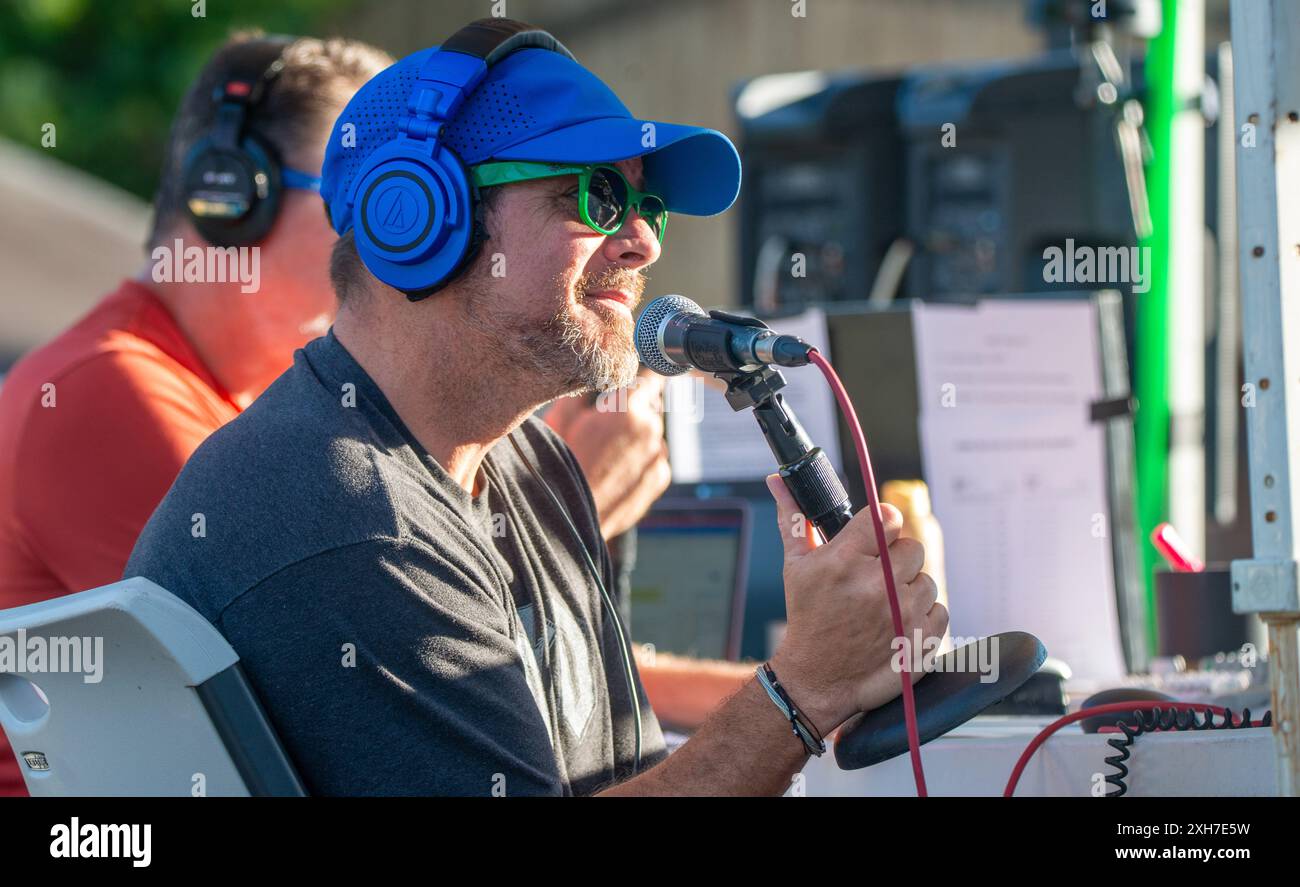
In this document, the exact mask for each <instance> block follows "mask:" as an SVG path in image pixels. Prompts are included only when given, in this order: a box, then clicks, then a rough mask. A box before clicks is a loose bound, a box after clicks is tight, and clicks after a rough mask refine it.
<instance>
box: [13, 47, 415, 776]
mask: <svg viewBox="0 0 1300 887" xmlns="http://www.w3.org/2000/svg"><path fill="white" fill-rule="evenodd" d="M391 61H392V60H391V59H390V58H389V57H388V56H387V55H385V54H384V53H383V52H380V51H379V50H377V49H374V48H372V47H370V46H367V45H365V44H362V43H357V42H353V41H345V40H328V41H320V40H313V39H301V40H293V41H290V40H287V39H277V38H267V37H255V36H250V35H236V36H235V37H234V38H232V39H231V41H230V42H228V43H227V44H226V45H225V46H223V47H222V48H221V49H220V50H218V52H217V53H216V54H215V55H214V56H213V58H212V59H211V60H210V61H209V63H208V64H207V66H206V67H205V68H204V69H203V71H202V72H201V73H200V75H199V77H198V79H197V81H196V82H195V83H194V85H193V86H192V87H191V89H190V91H189V93H188V94H187V95H186V97H185V99H184V101H183V102H182V104H181V108H180V110H179V112H178V114H177V117H176V121H175V123H174V124H173V129H172V133H171V138H170V142H169V145H168V149H167V157H166V159H165V161H164V166H163V170H162V175H161V178H160V184H159V189H158V194H157V196H156V198H155V203H154V213H155V215H154V230H153V234H152V235H151V237H150V245H149V250H150V259H149V261H148V263H147V264H146V266H145V267H144V268H143V269H142V271H141V273H140V274H139V276H138V277H137V279H135V280H127V281H124V282H123V283H122V284H121V285H120V286H119V287H118V288H117V290H116V291H115V292H113V293H111V294H110V295H108V296H107V297H106V298H105V299H104V300H103V301H101V302H100V303H99V304H98V305H97V306H95V307H94V308H93V309H92V310H91V311H90V312H89V313H88V314H87V315H86V316H85V317H83V318H82V319H81V320H79V321H78V322H77V323H76V324H75V325H74V326H73V327H72V328H71V329H69V330H67V331H66V332H64V333H63V334H62V335H60V336H59V337H58V338H56V339H55V340H54V341H52V342H50V343H49V344H47V345H45V346H44V347H42V348H39V349H37V350H36V351H34V352H32V353H31V354H29V355H27V357H25V358H24V359H23V360H21V361H19V362H18V363H17V364H16V365H15V366H14V368H13V369H12V371H11V372H10V373H9V375H8V376H6V378H5V383H4V386H3V388H2V389H0V609H3V608H9V607H18V606H22V605H24V604H30V603H34V602H37V601H43V600H48V599H49V598H52V597H57V596H59V595H63V594H67V593H70V592H75V591H84V590H85V589H88V588H94V587H96V586H99V585H105V584H108V583H110V582H116V581H117V580H118V579H120V578H121V577H122V570H123V568H124V567H125V565H126V561H127V558H128V556H129V555H130V553H131V547H132V546H133V545H134V544H135V540H136V536H137V535H139V532H140V529H141V528H142V527H143V526H144V524H145V522H146V521H147V520H148V519H149V515H150V514H152V513H153V510H154V509H155V508H156V507H157V506H158V503H159V502H160V501H161V500H162V498H163V496H164V494H166V492H167V489H168V488H169V487H170V486H171V484H172V481H173V480H175V479H176V475H177V474H178V473H179V472H180V469H181V466H182V465H184V464H185V461H186V459H188V458H189V456H190V454H191V453H193V452H194V450H195V449H196V448H197V447H198V445H199V444H200V443H202V442H203V440H204V439H205V438H206V437H207V436H208V435H209V434H211V433H212V432H213V431H215V430H216V429H217V428H219V427H221V426H222V425H224V424H225V423H226V422H228V421H230V420H231V419H233V418H234V417H235V416H236V415H237V414H238V413H239V412H240V410H242V409H243V408H244V407H246V406H247V405H248V404H249V403H251V402H252V401H253V399H254V398H256V397H257V396H258V395H259V394H260V393H261V392H262V391H263V390H264V389H265V388H266V387H267V386H268V385H269V384H270V383H271V382H272V381H273V380H274V379H275V377H276V376H278V375H280V373H282V372H283V371H284V370H285V368H287V367H288V366H289V364H290V363H291V362H292V359H293V352H294V350H295V349H297V348H299V347H301V346H302V345H304V344H306V343H307V342H308V341H309V340H311V339H313V338H315V337H317V336H319V335H320V334H321V333H323V332H325V330H326V329H327V328H328V326H329V323H330V321H331V320H332V319H333V316H334V313H335V311H336V309H337V305H336V303H335V299H334V295H333V291H332V289H331V287H330V283H329V274H328V266H329V252H330V246H331V244H332V242H333V235H332V234H331V232H330V229H329V225H328V223H327V221H326V219H325V216H324V213H322V212H321V204H320V197H319V196H318V195H317V194H316V193H315V191H314V189H313V187H312V185H313V181H312V180H313V179H314V176H315V175H316V173H317V172H318V171H319V170H320V165H321V159H322V155H323V153H324V146H325V142H326V140H327V138H328V135H329V127H330V125H331V123H332V122H333V119H334V117H335V116H337V115H338V113H339V111H340V109H342V108H343V106H344V105H345V104H346V103H347V101H348V99H349V98H350V97H351V96H352V94H353V93H354V92H355V91H356V90H357V88H358V87H360V86H361V84H363V83H365V82H366V80H368V79H369V78H370V77H371V76H373V75H374V74H376V73H378V72H379V71H380V70H382V69H383V68H385V67H387V66H388V65H389V64H390V63H391ZM226 90H229V95H227V94H226V92H225V91H226ZM250 133H251V134H252V137H253V138H254V139H256V143H255V144H253V145H252V147H251V148H248V146H247V145H245V144H243V143H244V142H245V140H247V139H248V138H249V136H250ZM204 139H211V140H214V142H215V145H214V147H215V149H216V152H215V155H214V156H213V157H210V158H208V159H209V160H210V161H211V162H207V163H195V162H194V159H195V158H196V157H197V154H196V153H195V154H192V153H191V152H192V151H194V146H195V145H196V144H197V143H199V142H200V141H202V140H204ZM236 145H239V146H240V147H241V148H247V153H248V156H250V158H251V161H252V170H253V175H252V176H251V179H252V180H253V181H252V188H253V190H252V192H251V194H250V196H251V197H252V198H253V200H252V201H251V202H250V205H249V206H247V207H240V208H239V210H242V211H243V212H242V215H241V213H240V212H239V210H237V211H236V212H235V214H234V215H232V214H231V213H229V212H227V210H228V207H225V206H223V205H221V204H220V203H219V200H218V198H220V197H221V196H222V195H221V194H220V193H214V192H213V186H214V185H215V186H216V190H217V191H220V186H222V185H224V184H228V183H226V182H224V181H223V180H222V178H221V177H222V175H224V174H225V173H226V172H228V171H229V169H230V168H231V167H230V163H231V161H230V159H229V157H228V156H223V155H222V154H221V152H222V151H226V150H227V149H228V148H230V147H234V146H236ZM259 151H260V152H262V153H263V154H264V155H265V156H257V152H259ZM238 162H240V161H235V163H236V164H238ZM264 166H265V167H268V168H271V169H273V170H274V171H273V172H271V173H270V177H271V178H274V177H275V176H276V175H278V176H279V178H280V182H279V184H280V186H281V187H279V188H278V189H277V188H274V182H273V183H272V190H270V191H267V192H266V196H265V197H263V196H262V190H259V189H264V186H263V185H262V183H261V182H258V181H256V173H257V172H258V171H261V172H266V171H267V170H264V169H262V167H264ZM300 171H310V173H304V172H300ZM187 174H188V175H191V176H194V177H195V179H192V180H190V181H188V182H187V181H186V176H187ZM204 176H207V178H206V179H205V178H203V177H204ZM195 200H197V201H199V203H198V204H193V203H192V201H195ZM194 207H197V209H198V213H197V214H196V213H194V212H193V208H194ZM214 208H215V210H214ZM205 213H206V215H205ZM236 215H239V216H240V219H239V221H240V222H242V223H244V224H245V225H246V226H249V225H251V227H244V228H243V229H242V230H236V228H235V225H236V222H235V221H234V218H235V216H236ZM196 228H201V229H202V230H203V235H201V234H200V233H199V230H196ZM250 234H251V235H253V237H252V238H251V239H250V238H249V237H247V236H245V235H250ZM214 243H217V244H223V243H224V244H231V245H233V244H240V245H241V246H243V247H244V249H243V250H239V249H238V248H237V249H236V251H235V252H233V253H215V252H211V253H210V252H208V250H207V248H208V247H210V246H212V245H213V244H214ZM253 247H256V250H255V251H252V248H253ZM195 249H197V250H199V251H201V252H191V250H195ZM200 255H201V256H202V259H201V260H199V259H196V258H195V257H196V256H200ZM231 256H233V257H234V259H233V260H232V261H229V262H228V264H226V265H223V264H222V263H223V262H225V261H226V260H227V258H228V257H231ZM209 257H211V258H209ZM191 260H193V261H191ZM232 270H233V271H234V272H235V273H228V272H231V271H232ZM213 272H223V273H213ZM12 794H26V791H25V789H24V786H23V781H22V777H21V775H20V773H19V770H18V766H17V763H16V761H15V760H14V757H13V755H12V753H11V752H10V750H9V748H8V743H7V742H6V741H5V737H4V735H3V733H2V732H0V796H2V795H12Z"/></svg>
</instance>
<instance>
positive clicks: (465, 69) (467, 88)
mask: <svg viewBox="0 0 1300 887" xmlns="http://www.w3.org/2000/svg"><path fill="white" fill-rule="evenodd" d="M521 49H549V50H552V51H553V52H558V53H560V54H562V55H564V56H566V57H568V58H570V59H572V58H573V54H572V53H570V52H569V50H568V49H566V48H565V47H564V44H562V43H560V41H558V40H556V39H555V38H554V37H552V36H551V35H550V34H548V33H547V32H546V31H543V30H540V29H538V28H534V27H533V26H532V25H527V24H524V23H523V22H518V21H514V20H512V19H504V18H487V19H479V20H478V21H475V22H472V23H470V24H469V25H466V26H465V27H464V28H462V29H461V30H459V31H457V32H456V33H455V34H453V35H452V36H451V37H450V38H448V40H447V41H446V42H445V43H444V44H443V45H442V46H441V47H440V48H439V50H438V51H437V52H433V53H430V55H429V57H428V59H427V60H426V61H425V62H424V64H423V65H422V66H421V68H420V71H419V73H418V75H417V78H416V81H415V85H414V86H413V87H412V89H411V95H410V98H409V99H408V100H407V104H406V110H407V113H406V114H405V115H404V116H403V117H402V119H401V121H400V122H399V124H398V135H397V137H396V138H395V139H393V140H392V141H391V142H389V143H388V144H386V145H382V146H381V147H379V148H378V149H376V150H375V151H374V152H373V153H371V155H370V156H369V157H368V158H366V160H365V162H364V164H363V165H362V167H361V169H360V170H359V171H358V172H357V174H356V175H355V176H354V177H353V179H352V187H351V188H350V190H349V192H348V196H347V202H348V203H349V204H350V205H351V206H352V207H353V210H352V222H353V225H352V228H353V232H354V235H353V236H354V239H355V243H356V248H357V253H358V255H359V256H360V257H361V259H362V261H363V262H365V265H366V267H367V268H369V269H370V272H371V273H372V274H374V275H375V277H377V278H378V279H379V280H381V281H383V282H384V283H386V284H388V285H389V286H391V287H393V288H394V289H397V290H401V291H402V292H404V293H406V295H407V297H408V298H410V299H411V300H412V301H415V300H417V299H422V298H424V297H426V296H428V295H431V294H432V293H434V292H436V291H437V290H439V289H440V288H442V287H443V286H444V285H446V284H447V283H448V282H449V281H451V279H452V278H454V277H455V276H456V274H457V273H458V272H459V271H460V270H461V269H462V268H463V267H464V266H465V265H467V264H468V263H469V262H470V261H471V260H472V259H473V258H474V256H475V254H476V253H477V252H478V249H479V246H480V245H481V244H482V241H483V240H484V239H485V238H486V234H485V232H484V231H483V226H482V218H481V216H480V214H479V206H478V200H477V196H476V194H477V192H476V189H475V188H474V187H473V186H471V184H470V181H469V175H468V173H467V171H466V169H465V165H464V164H463V163H462V162H461V159H460V158H459V157H458V156H457V155H456V153H455V152H454V151H452V150H451V149H450V148H448V147H447V146H446V145H445V144H444V143H443V139H442V130H443V127H444V126H445V125H446V123H447V121H449V120H450V119H452V118H453V117H454V116H455V114H456V112H457V111H458V110H459V109H460V107H461V105H462V104H463V103H464V102H465V100H466V99H467V98H468V97H469V96H470V95H471V94H472V93H473V92H474V90H475V89H476V88H477V87H478V86H479V84H480V83H482V82H483V80H484V79H485V78H486V77H487V72H488V69H489V68H490V67H491V66H492V65H494V64H496V63H497V62H499V61H501V60H502V59H504V58H505V57H507V56H509V55H510V54H511V53H514V52H518V51H519V50H521Z"/></svg>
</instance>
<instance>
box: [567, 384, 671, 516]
mask: <svg viewBox="0 0 1300 887" xmlns="http://www.w3.org/2000/svg"><path fill="white" fill-rule="evenodd" d="M664 381H665V380H664V377H663V376H660V375H658V374H656V373H653V372H650V371H649V370H644V369H643V370H642V371H641V373H640V374H639V375H638V376H637V379H636V382H634V383H633V384H632V385H630V386H628V387H627V388H626V389H620V390H619V391H618V392H612V391H611V392H609V393H608V394H606V395H603V396H602V397H601V398H600V399H599V401H598V402H599V403H602V404H604V405H605V408H604V409H603V410H602V409H600V408H598V407H595V406H590V405H589V404H588V403H587V400H586V398H583V397H566V398H563V399H561V400H558V401H556V402H555V403H554V404H553V405H552V406H551V409H550V410H549V411H548V412H547V413H546V416H545V417H544V418H545V421H546V424H548V425H550V426H551V429H552V430H553V431H555V433H556V434H558V435H560V437H562V438H564V442H565V443H566V444H568V445H569V449H571V450H573V455H574V456H576V457H577V459H578V464H579V465H580V466H581V467H582V473H583V474H585V475H586V476H587V483H588V484H590V485H591V495H592V498H594V499H595V500H596V512H597V514H598V516H599V518H600V532H601V534H602V535H603V536H604V537H605V538H606V539H613V538H614V537H615V536H618V535H620V534H621V533H623V532H624V531H626V530H628V529H630V528H632V527H634V526H636V523H637V521H639V520H640V519H641V517H642V516H643V515H644V514H645V513H646V512H647V511H649V510H650V506H651V505H653V504H654V501H655V500H656V499H658V498H659V497H660V496H661V495H663V492H664V490H666V489H667V488H668V484H669V482H670V481H671V480H672V472H671V471H670V469H669V467H668V445H667V443H665V441H664V418H663V409H662V406H661V404H662V402H663V391H664ZM624 406H626V409H623V407H624Z"/></svg>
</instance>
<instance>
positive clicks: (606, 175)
mask: <svg viewBox="0 0 1300 887" xmlns="http://www.w3.org/2000/svg"><path fill="white" fill-rule="evenodd" d="M571 175H576V176H577V177H578V216H579V217H580V218H581V219H582V221H583V222H584V223H585V224H586V225H587V227H589V228H591V229H592V230H593V231H597V232H599V233H601V234H605V235H609V234H617V233H618V231H619V229H620V228H622V227H623V220H624V219H626V218H627V211H628V210H629V209H635V210H636V212H637V215H639V216H640V217H641V218H643V219H645V220H646V224H648V225H649V226H650V230H652V231H654V233H655V237H657V238H659V240H660V242H662V241H663V239H664V230H665V229H666V228H667V227H668V208H667V207H666V206H665V205H664V201H663V198H661V197H659V196H658V195H655V194H647V193H645V192H644V191H638V190H637V189H636V188H633V187H632V186H631V185H630V184H628V181H627V179H625V178H624V177H623V174H622V173H621V172H619V171H618V170H617V169H615V168H614V167H612V166H606V165H605V164H600V163H596V164H560V163H532V162H524V161H502V162H498V163H480V164H478V165H477V166H472V167H470V177H471V178H472V179H473V181H474V184H475V185H477V186H478V187H480V188H488V187H491V186H493V185H508V184H510V183H511V182H528V181H532V180H533V179H548V178H552V177H554V176H571Z"/></svg>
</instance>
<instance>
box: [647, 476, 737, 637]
mask: <svg viewBox="0 0 1300 887" xmlns="http://www.w3.org/2000/svg"><path fill="white" fill-rule="evenodd" d="M750 520H751V518H750V505H749V503H748V502H746V501H744V500H743V499H661V500H660V501H659V502H657V503H656V504H655V506H654V508H652V509H651V510H650V512H649V513H648V514H647V515H646V516H645V517H644V518H642V519H641V523H640V524H638V525H637V541H636V549H637V550H636V565H635V567H634V568H633V570H632V579H631V612H632V624H631V635H632V639H633V640H634V641H635V642H636V643H637V644H653V645H654V647H655V650H656V651H659V652H665V653H675V654H678V655H681V656H691V657H695V658H699V659H725V660H730V661H733V662H734V661H737V660H739V659H740V640H741V633H742V628H743V625H744V617H745V580H746V572H747V570H746V567H747V565H748V555H749V530H750Z"/></svg>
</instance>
